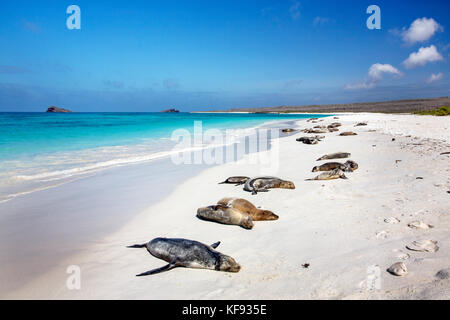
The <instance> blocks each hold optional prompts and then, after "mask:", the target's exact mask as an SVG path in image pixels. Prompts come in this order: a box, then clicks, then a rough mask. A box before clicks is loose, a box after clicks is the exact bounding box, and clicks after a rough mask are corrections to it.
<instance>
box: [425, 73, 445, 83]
mask: <svg viewBox="0 0 450 320" xmlns="http://www.w3.org/2000/svg"><path fill="white" fill-rule="evenodd" d="M442 78H444V74H443V73H442V72H439V73H436V74H434V73H433V74H431V76H430V77H429V78H428V79H427V83H433V82H436V81H439V80H441V79H442Z"/></svg>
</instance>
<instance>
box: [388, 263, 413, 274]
mask: <svg viewBox="0 0 450 320" xmlns="http://www.w3.org/2000/svg"><path fill="white" fill-rule="evenodd" d="M387 271H388V272H389V273H390V274H392V275H394V276H399V277H402V276H406V275H407V274H408V269H407V268H406V265H405V264H404V263H403V262H397V263H394V264H393V265H392V266H390V267H389V269H387Z"/></svg>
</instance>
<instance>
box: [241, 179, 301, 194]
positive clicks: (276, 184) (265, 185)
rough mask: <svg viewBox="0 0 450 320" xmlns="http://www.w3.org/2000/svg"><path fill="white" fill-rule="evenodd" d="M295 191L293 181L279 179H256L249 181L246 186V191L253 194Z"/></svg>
mask: <svg viewBox="0 0 450 320" xmlns="http://www.w3.org/2000/svg"><path fill="white" fill-rule="evenodd" d="M275 188H279V189H295V185H294V183H293V182H291V181H285V180H282V179H280V178H277V177H256V178H252V179H250V180H248V181H247V182H246V183H245V185H244V190H245V191H249V192H251V193H252V194H257V193H258V192H268V191H269V190H268V189H275Z"/></svg>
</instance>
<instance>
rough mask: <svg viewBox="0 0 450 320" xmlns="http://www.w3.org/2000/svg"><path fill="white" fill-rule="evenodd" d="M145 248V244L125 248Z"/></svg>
mask: <svg viewBox="0 0 450 320" xmlns="http://www.w3.org/2000/svg"><path fill="white" fill-rule="evenodd" d="M146 246H147V244H146V243H143V244H133V245H132V246H127V248H145V247H146Z"/></svg>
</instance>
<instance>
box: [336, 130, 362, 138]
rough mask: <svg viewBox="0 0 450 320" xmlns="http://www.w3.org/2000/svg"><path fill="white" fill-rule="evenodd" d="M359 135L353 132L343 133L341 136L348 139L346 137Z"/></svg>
mask: <svg viewBox="0 0 450 320" xmlns="http://www.w3.org/2000/svg"><path fill="white" fill-rule="evenodd" d="M357 135H358V134H357V133H354V132H352V131H346V132H342V133H341V134H340V136H342V137H346V136H357Z"/></svg>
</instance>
